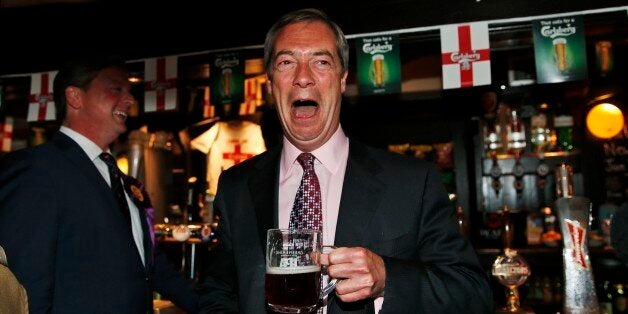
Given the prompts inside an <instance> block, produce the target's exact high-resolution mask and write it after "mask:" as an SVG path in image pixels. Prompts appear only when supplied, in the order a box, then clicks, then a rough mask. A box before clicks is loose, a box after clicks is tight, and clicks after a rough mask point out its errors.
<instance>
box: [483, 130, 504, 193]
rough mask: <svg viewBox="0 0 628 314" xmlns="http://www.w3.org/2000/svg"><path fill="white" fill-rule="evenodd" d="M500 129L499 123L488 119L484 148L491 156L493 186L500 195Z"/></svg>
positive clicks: (490, 173) (490, 171)
mask: <svg viewBox="0 0 628 314" xmlns="http://www.w3.org/2000/svg"><path fill="white" fill-rule="evenodd" d="M499 130H500V127H499V125H496V124H495V121H493V120H489V121H487V124H486V125H485V127H484V149H485V151H486V152H487V153H488V155H489V157H490V158H491V168H490V169H489V175H490V176H491V178H492V182H491V187H492V188H493V190H494V191H495V194H496V195H499V191H500V190H501V188H502V184H501V181H500V179H499V178H500V177H501V175H502V169H501V168H500V167H499V164H498V163H497V152H498V151H499V150H500V149H501V148H502V142H501V139H500V135H499V134H500V132H499Z"/></svg>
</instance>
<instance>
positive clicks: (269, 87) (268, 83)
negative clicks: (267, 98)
mask: <svg viewBox="0 0 628 314" xmlns="http://www.w3.org/2000/svg"><path fill="white" fill-rule="evenodd" d="M272 85H273V84H272V82H271V81H270V79H269V78H268V76H266V92H268V95H272V94H273V86H272Z"/></svg>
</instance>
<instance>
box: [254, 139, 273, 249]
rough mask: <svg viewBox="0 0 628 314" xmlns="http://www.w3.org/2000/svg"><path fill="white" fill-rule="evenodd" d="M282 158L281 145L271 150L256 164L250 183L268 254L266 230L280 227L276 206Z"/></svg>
mask: <svg viewBox="0 0 628 314" xmlns="http://www.w3.org/2000/svg"><path fill="white" fill-rule="evenodd" d="M280 156H281V145H278V146H277V147H275V148H273V149H271V150H269V151H268V152H267V154H265V155H264V156H262V158H260V160H259V161H257V163H256V164H255V168H256V169H257V172H256V173H255V174H253V175H252V176H251V179H250V180H249V182H248V185H249V193H250V194H251V199H252V200H253V206H254V208H255V216H256V219H257V230H258V232H259V233H258V236H259V240H260V245H261V247H262V250H263V251H264V252H266V230H268V229H271V228H276V227H277V225H278V219H277V205H276V204H277V196H278V186H279V159H280ZM269 182H274V184H269Z"/></svg>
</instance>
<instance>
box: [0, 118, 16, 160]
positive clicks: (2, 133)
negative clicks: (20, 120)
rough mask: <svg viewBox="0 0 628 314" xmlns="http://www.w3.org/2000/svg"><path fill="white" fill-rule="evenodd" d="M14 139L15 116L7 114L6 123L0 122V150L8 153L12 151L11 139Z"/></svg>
mask: <svg viewBox="0 0 628 314" xmlns="http://www.w3.org/2000/svg"><path fill="white" fill-rule="evenodd" d="M12 139H13V117H9V116H7V117H6V118H5V119H4V123H0V151H2V152H5V153H8V152H10V151H11V140H12Z"/></svg>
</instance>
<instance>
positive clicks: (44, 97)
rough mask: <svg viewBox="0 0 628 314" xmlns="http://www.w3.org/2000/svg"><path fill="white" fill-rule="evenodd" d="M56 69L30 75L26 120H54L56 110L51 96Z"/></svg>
mask: <svg viewBox="0 0 628 314" xmlns="http://www.w3.org/2000/svg"><path fill="white" fill-rule="evenodd" d="M55 75H57V72H56V71H53V72H42V73H35V74H32V75H31V93H30V95H29V96H28V113H27V116H26V121H28V122H33V121H49V120H55V119H56V117H55V115H56V110H55V103H54V99H53V98H52V82H53V81H54V79H55Z"/></svg>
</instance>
